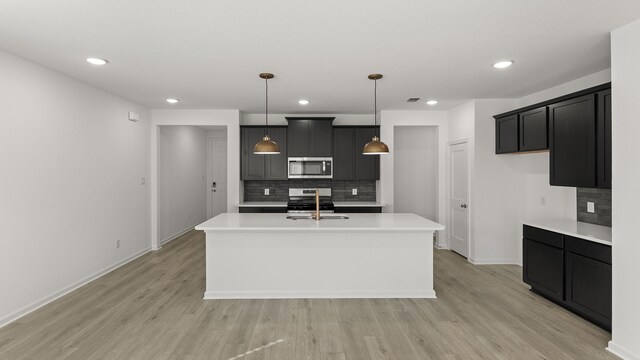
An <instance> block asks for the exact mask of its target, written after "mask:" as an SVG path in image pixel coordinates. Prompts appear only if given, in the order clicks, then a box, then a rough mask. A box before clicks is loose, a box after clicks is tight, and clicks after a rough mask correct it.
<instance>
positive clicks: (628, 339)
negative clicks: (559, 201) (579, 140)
mask: <svg viewBox="0 0 640 360" xmlns="http://www.w3.org/2000/svg"><path fill="white" fill-rule="evenodd" d="M611 37H612V42H611V68H612V78H613V81H612V84H613V89H612V90H613V99H612V104H613V117H612V118H613V121H612V134H613V140H612V143H613V161H612V165H613V175H612V179H613V186H612V196H613V198H612V199H613V226H612V230H613V249H612V252H613V259H612V261H613V333H612V336H613V339H612V340H611V342H609V350H611V351H612V352H614V353H616V354H618V355H619V356H621V357H622V358H624V359H629V360H631V359H640V341H638V340H640V306H638V303H639V299H640V286H639V284H638V275H640V261H639V260H640V239H638V215H639V214H640V191H638V184H640V165H639V162H638V159H640V148H639V147H638V146H636V144H637V141H638V138H640V121H638V104H640V66H638V64H640V21H636V22H634V23H631V24H629V25H626V26H624V27H622V28H620V29H617V30H615V31H613V32H612V34H611Z"/></svg>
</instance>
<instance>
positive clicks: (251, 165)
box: [240, 127, 270, 180]
mask: <svg viewBox="0 0 640 360" xmlns="http://www.w3.org/2000/svg"><path fill="white" fill-rule="evenodd" d="M240 134H241V136H240V142H241V144H240V147H241V150H242V157H241V159H240V161H241V163H242V164H241V169H242V170H241V174H240V175H241V179H242V180H263V179H264V157H265V156H270V155H256V154H254V153H253V147H254V146H255V145H256V144H257V143H258V142H259V141H260V140H262V137H263V136H264V129H263V128H254V127H243V128H241V129H240Z"/></svg>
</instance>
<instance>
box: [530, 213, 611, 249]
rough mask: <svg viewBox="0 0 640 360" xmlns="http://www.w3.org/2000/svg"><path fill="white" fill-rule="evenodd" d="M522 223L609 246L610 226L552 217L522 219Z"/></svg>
mask: <svg viewBox="0 0 640 360" xmlns="http://www.w3.org/2000/svg"><path fill="white" fill-rule="evenodd" d="M523 223H524V225H529V226H533V227H536V228H539V229H544V230H548V231H553V232H557V233H560V234H563V235H569V236H573V237H577V238H580V239H584V240H589V241H593V242H597V243H600V244H604V245H609V246H611V228H610V227H606V226H602V225H594V224H589V223H585V222H581V221H576V220H568V219H560V220H558V219H553V220H532V221H524V222H523Z"/></svg>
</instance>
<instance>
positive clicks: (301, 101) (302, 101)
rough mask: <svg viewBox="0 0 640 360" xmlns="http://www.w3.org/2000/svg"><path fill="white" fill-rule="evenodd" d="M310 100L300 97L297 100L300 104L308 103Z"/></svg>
mask: <svg viewBox="0 0 640 360" xmlns="http://www.w3.org/2000/svg"><path fill="white" fill-rule="evenodd" d="M309 103H310V101H309V100H307V99H300V100H298V104H300V105H309Z"/></svg>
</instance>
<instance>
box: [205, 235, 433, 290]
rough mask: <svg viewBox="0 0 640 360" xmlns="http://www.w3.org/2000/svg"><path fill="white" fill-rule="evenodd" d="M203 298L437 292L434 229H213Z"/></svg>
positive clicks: (208, 244) (208, 236)
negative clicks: (352, 230) (435, 286)
mask: <svg viewBox="0 0 640 360" xmlns="http://www.w3.org/2000/svg"><path fill="white" fill-rule="evenodd" d="M206 242H207V244H206V256H207V260H206V262H207V273H206V286H207V288H206V292H205V295H204V298H205V299H273V298H435V291H434V290H433V231H426V230H424V231H397V232H390V231H362V232H339V231H270V232H263V231H209V232H207V239H206Z"/></svg>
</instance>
